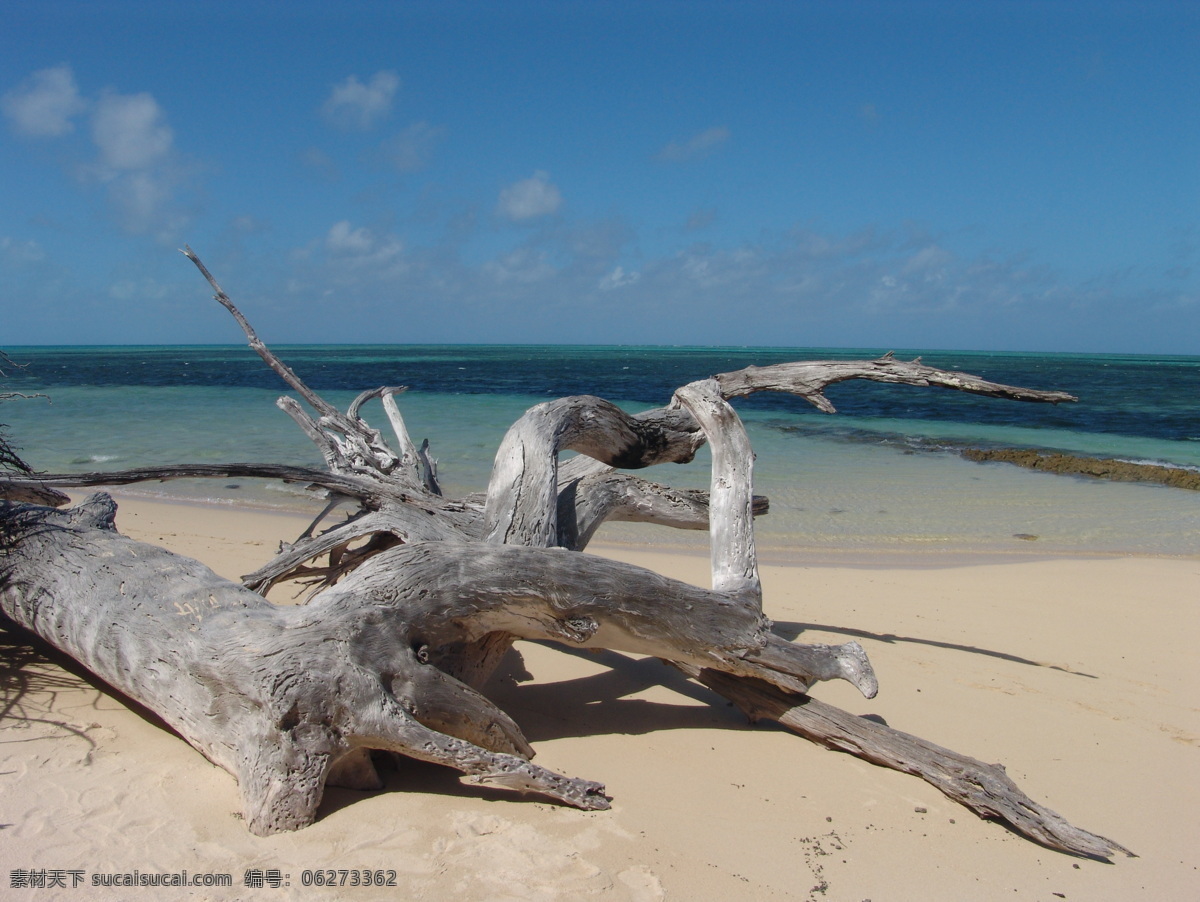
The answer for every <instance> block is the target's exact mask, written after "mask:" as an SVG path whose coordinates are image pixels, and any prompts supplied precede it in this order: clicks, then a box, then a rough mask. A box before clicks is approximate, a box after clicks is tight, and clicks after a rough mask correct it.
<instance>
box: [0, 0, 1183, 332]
mask: <svg viewBox="0 0 1200 902" xmlns="http://www.w3.org/2000/svg"><path fill="white" fill-rule="evenodd" d="M3 20H4V26H3V29H2V31H0V172H2V173H3V176H2V177H0V305H2V306H3V310H4V315H3V324H4V326H3V332H2V333H0V344H3V345H5V346H10V347H11V346H14V345H20V344H45V343H54V344H80V343H97V344H113V343H129V344H138V343H206V342H220V343H227V342H237V341H239V340H240V333H239V332H238V331H237V328H236V326H235V325H234V324H233V323H232V321H230V320H229V319H228V317H227V315H226V314H224V312H223V311H221V310H220V308H219V307H217V306H216V305H215V304H214V303H213V302H212V301H211V300H209V299H208V294H207V292H206V286H205V285H204V283H203V282H202V281H201V280H200V277H199V275H198V274H197V273H196V272H195V271H194V270H193V269H192V268H191V266H190V264H188V262H187V261H186V260H185V259H184V258H183V257H182V256H180V255H179V254H178V253H177V252H176V249H177V248H178V247H180V246H181V245H183V244H184V243H187V244H190V245H191V246H192V247H193V248H194V249H195V250H196V252H197V253H198V254H200V256H201V257H202V258H203V259H204V260H205V262H206V263H207V264H208V265H209V267H210V269H212V271H213V273H214V274H215V275H216V277H217V278H218V279H219V280H220V281H221V282H222V284H223V285H224V287H225V288H226V290H227V291H228V292H229V294H230V295H231V296H232V297H233V299H234V301H235V302H236V303H238V304H239V305H240V306H241V307H242V309H243V311H244V312H245V313H246V314H247V316H248V317H249V318H250V319H251V321H252V322H253V323H254V324H255V326H256V327H257V328H258V331H259V333H260V334H261V335H262V336H263V338H264V339H266V340H267V341H268V342H278V343H287V342H505V343H508V342H528V343H564V342H565V343H603V344H609V343H612V344H732V345H791V346H836V347H872V348H875V347H897V348H929V349H936V348H960V349H983V350H1059V351H1111V352H1131V353H1184V354H1200V4H1196V3H1192V2H1162V3H1159V2H1151V0H1146V2H1138V3H1115V2H1114V3H1110V2H1039V3H1034V2H1015V0H995V2H990V3H971V2H965V0H955V2H901V0H895V2H854V0H848V2H837V3H835V2H821V3H816V2H802V0H797V2H757V0H741V2H738V3H714V2H704V0H693V2H649V0H647V2H640V3H633V2H588V3H584V2H540V3H531V2H514V0H510V2H503V3H500V2H496V3H483V2H438V3H433V2H410V3H405V2H392V3H375V2H361V0H360V2H355V0H343V2H339V3H328V2H323V3H313V2H309V0H291V2H288V3H263V2H258V0H241V2H238V3H220V2H212V3H192V4H183V3H178V4H177V3H164V2H161V0H159V2H154V3H144V2H117V0H113V2H87V3H83V2H75V3H68V2H59V0H39V2H36V3H16V2H10V3H7V4H5V9H4V13H3Z"/></svg>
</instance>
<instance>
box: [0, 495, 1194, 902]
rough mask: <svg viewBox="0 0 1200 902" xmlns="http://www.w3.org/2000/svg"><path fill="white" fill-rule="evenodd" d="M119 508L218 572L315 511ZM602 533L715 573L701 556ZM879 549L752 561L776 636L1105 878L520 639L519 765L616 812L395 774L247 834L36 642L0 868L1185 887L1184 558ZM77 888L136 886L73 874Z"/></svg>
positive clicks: (829, 886) (924, 795) (612, 893)
mask: <svg viewBox="0 0 1200 902" xmlns="http://www.w3.org/2000/svg"><path fill="white" fill-rule="evenodd" d="M84 494H87V493H78V495H80V496H82V495H84ZM117 498H118V504H119V510H118V514H117V525H118V528H119V529H120V530H121V531H122V532H123V533H125V534H126V535H129V536H131V537H133V538H136V539H139V540H142V541H148V542H152V543H154V544H157V545H162V546H164V547H167V548H169V549H171V550H174V551H177V552H179V553H182V554H186V555H188V556H191V557H195V558H197V559H200V560H202V561H204V562H205V563H207V564H209V565H210V566H212V567H213V568H214V569H215V570H216V571H217V572H218V573H220V574H221V575H223V576H226V577H229V578H236V577H237V576H240V575H241V574H243V573H247V572H250V571H251V570H252V569H254V568H256V567H257V566H259V565H261V564H262V563H263V562H265V561H266V559H267V558H268V557H269V556H270V555H271V554H272V553H273V552H274V550H275V548H276V545H277V543H278V542H279V541H290V540H292V539H294V538H295V536H296V535H298V534H299V532H300V531H301V530H303V529H304V528H305V527H306V526H307V525H308V522H309V519H310V518H308V517H305V516H300V515H294V514H283V513H279V512H272V511H262V510H250V509H246V508H241V507H236V506H225V505H220V506H213V505H203V504H180V503H164V502H161V501H150V500H146V499H141V498H133V497H129V496H122V495H120V494H119V493H118V495H117ZM697 535H698V536H699V537H700V539H701V541H702V542H703V535H702V534H697ZM593 550H594V551H595V552H596V553H599V554H603V555H605V556H610V557H615V558H618V559H621V560H625V561H627V562H630V563H634V564H638V565H641V566H647V567H650V568H651V569H654V570H656V571H658V572H660V573H663V574H664V575H667V576H671V577H674V578H678V579H683V580H686V581H688V582H692V583H694V584H698V585H707V580H708V563H707V558H706V556H705V554H704V546H703V545H699V546H697V547H695V548H690V549H687V550H680V549H679V548H677V547H672V548H667V549H659V548H651V549H647V548H639V547H630V546H621V545H617V544H614V543H611V542H604V543H601V544H599V545H597V546H596V547H595V548H594V549H593ZM857 553H858V550H857V549H856V550H855V551H854V552H853V554H857ZM884 557H885V559H884V560H882V561H880V560H877V561H876V562H875V564H874V565H871V564H869V563H866V564H862V565H860V564H857V563H846V562H845V561H844V560H842V561H839V560H836V559H833V558H830V556H828V555H825V556H824V557H822V558H821V559H819V560H817V559H808V560H803V559H802V560H792V561H790V562H788V563H779V562H776V561H773V560H771V559H770V558H771V555H770V552H767V553H766V554H764V561H763V564H762V578H763V586H764V607H765V610H766V613H767V615H768V616H770V617H771V618H772V619H773V620H774V621H775V624H776V630H777V631H779V632H781V633H782V634H783V635H785V636H786V637H787V638H790V639H796V640H797V641H801V642H843V641H847V640H848V639H850V638H853V639H856V640H858V641H859V642H861V643H862V644H863V645H864V647H865V648H866V649H867V652H868V654H869V655H870V656H871V658H872V661H873V662H874V664H875V667H876V670H877V672H878V674H879V677H880V682H881V692H880V695H879V696H878V697H877V698H876V699H873V700H870V701H867V700H864V699H862V698H861V697H860V696H858V695H857V694H856V693H855V691H854V690H853V688H852V687H850V686H848V685H844V684H822V685H820V686H819V687H817V688H816V689H814V695H816V696H818V697H820V698H822V699H824V700H826V701H829V702H830V703H832V704H836V705H839V706H842V707H844V708H846V709H847V710H849V711H851V712H853V713H857V714H863V715H872V716H874V717H876V718H880V719H883V720H885V721H886V722H887V723H889V724H890V725H892V726H893V727H896V728H897V729H902V730H905V731H907V732H911V733H914V734H916V735H920V736H923V737H925V738H927V739H931V740H933V741H935V742H938V743H941V744H944V745H946V746H948V747H950V748H953V749H955V750H957V751H961V752H964V753H966V754H971V755H974V756H976V757H980V758H982V759H983V760H986V761H1000V762H1003V763H1004V764H1005V765H1006V766H1007V767H1008V770H1009V773H1010V775H1011V776H1012V777H1013V779H1014V780H1016V781H1017V783H1018V784H1019V785H1020V786H1021V787H1022V788H1023V789H1025V790H1026V791H1027V792H1028V793H1029V794H1030V795H1031V796H1032V797H1033V798H1034V799H1035V800H1037V801H1039V802H1042V803H1043V804H1046V805H1047V806H1048V807H1050V808H1052V809H1054V810H1056V811H1058V812H1060V813H1061V814H1063V815H1064V816H1065V817H1067V818H1068V819H1069V820H1071V821H1072V822H1074V823H1076V824H1078V825H1079V826H1081V827H1084V828H1086V829H1089V830H1093V831H1095V832H1098V833H1101V834H1103V835H1106V836H1111V837H1112V838H1113V839H1114V840H1116V841H1117V842H1120V843H1122V844H1124V845H1126V846H1127V847H1129V848H1130V849H1132V850H1133V851H1134V852H1136V853H1138V855H1139V856H1140V857H1139V858H1135V859H1120V860H1117V861H1116V862H1115V863H1114V864H1111V865H1109V864H1102V863H1098V862H1093V861H1089V860H1081V859H1075V858H1072V857H1070V856H1066V855H1062V854H1060V853H1056V852H1053V851H1050V850H1047V849H1044V848H1042V847H1040V846H1037V845H1035V844H1033V843H1031V842H1029V841H1027V840H1024V839H1021V838H1019V837H1017V836H1016V835H1014V834H1012V833H1010V832H1009V831H1007V830H1005V829H1004V828H1003V826H1001V825H997V824H993V823H987V822H984V821H982V820H980V819H979V818H977V817H976V816H975V815H973V814H971V813H970V812H968V811H967V810H965V809H963V808H961V807H959V806H957V805H955V804H953V803H951V802H949V801H947V800H946V799H945V798H944V797H943V796H941V795H940V794H939V793H938V792H937V791H936V790H933V789H932V788H931V787H929V786H927V785H926V784H924V783H923V782H921V781H920V780H918V779H916V778H914V777H910V776H906V775H903V774H899V773H896V772H893V771H887V770H884V769H881V768H877V767H873V766H871V765H869V764H866V763H865V762H862V761H860V760H858V759H855V758H852V757H850V756H847V755H841V754H837V753H834V752H829V751H825V750H822V749H819V748H817V747H816V746H813V745H812V744H810V743H808V742H806V741H804V740H802V739H800V738H799V737H796V736H793V735H791V734H789V733H786V732H785V731H783V730H780V729H778V728H776V727H774V726H772V725H770V724H759V725H755V726H751V725H748V724H747V723H746V722H745V719H744V718H742V717H741V716H740V715H738V714H737V713H736V712H735V711H734V710H733V709H731V708H730V707H728V706H727V705H726V704H725V703H724V701H723V700H721V699H719V698H716V697H715V696H711V695H709V694H708V693H707V692H706V691H705V690H702V689H700V688H699V687H697V686H695V685H694V684H691V683H689V682H687V681H685V680H683V679H682V677H680V676H679V675H678V674H676V673H675V672H674V671H673V670H671V669H670V668H667V667H664V666H663V665H662V664H661V663H659V662H657V661H654V660H649V659H642V660H639V659H637V658H635V657H632V656H625V655H618V654H614V653H608V652H606V653H603V654H600V655H593V654H580V653H573V652H569V651H568V652H563V651H561V650H558V649H556V648H552V647H550V646H547V645H542V644H537V643H521V644H520V650H521V657H520V658H514V659H513V660H511V661H509V662H506V666H505V668H504V669H503V671H502V673H501V674H500V675H499V676H498V678H497V679H496V680H495V681H494V682H493V684H492V685H491V686H490V687H489V689H488V691H489V694H490V695H492V696H493V698H495V700H496V701H497V702H498V703H499V704H500V705H501V707H503V708H504V709H505V710H507V711H509V713H510V714H512V715H513V716H514V717H515V718H516V720H517V721H518V722H519V723H520V724H521V726H522V728H523V729H524V730H525V731H526V733H527V735H528V736H529V738H530V740H531V742H532V743H533V745H534V747H535V749H536V750H537V752H538V759H537V760H538V762H539V763H540V764H542V765H544V766H546V767H550V768H552V769H555V770H558V771H560V772H564V773H568V774H571V775H574V776H584V777H588V778H591V779H597V780H601V781H604V782H606V784H607V786H608V791H609V793H610V794H611V795H613V797H614V807H613V810H611V811H608V812H590V813H585V812H579V811H575V810H573V809H566V808H562V807H558V806H555V805H551V804H547V803H545V802H542V801H540V800H537V799H535V798H533V797H528V798H525V799H522V798H521V797H519V796H517V795H515V794H512V793H508V792H505V791H502V790H498V789H488V788H480V787H473V786H469V785H467V784H464V783H461V782H460V781H459V780H458V779H457V778H456V777H455V776H454V775H453V774H451V773H449V772H447V771H444V770H443V769H441V768H436V767H432V766H427V765H420V764H412V765H411V766H410V765H408V764H406V765H405V766H404V767H403V768H401V770H399V771H397V772H395V773H390V774H388V775H387V777H386V780H387V788H386V789H385V790H383V791H381V792H377V793H358V792H351V791H349V790H330V791H329V792H328V793H327V797H326V802H325V803H324V804H323V806H322V809H321V816H320V819H319V820H318V822H317V823H316V824H314V825H313V826H312V827H309V828H306V829H305V830H302V831H299V832H297V833H294V834H284V835H279V836H273V837H267V838H256V837H254V836H252V835H250V834H249V833H248V831H246V829H245V826H244V824H243V823H242V822H241V821H240V820H239V818H238V816H237V814H236V811H237V808H238V799H237V792H236V786H235V785H234V781H233V779H232V778H231V777H229V776H228V775H227V774H225V773H224V772H223V771H220V770H218V769H216V768H214V767H213V766H212V765H210V764H209V763H208V762H206V761H205V760H204V759H203V758H202V757H201V756H200V755H199V754H198V753H196V752H195V751H194V750H192V749H190V748H189V747H188V746H187V745H186V744H185V743H183V742H182V741H181V740H179V739H178V738H177V737H176V736H174V735H173V734H172V733H170V732H168V731H166V730H164V729H162V728H161V727H160V726H158V725H156V724H154V723H152V722H150V721H148V720H146V719H144V718H143V717H142V716H141V715H140V714H139V713H138V712H137V711H136V709H134V708H131V707H129V706H128V705H127V704H126V703H125V702H124V701H123V700H122V699H120V698H119V697H117V696H114V695H113V694H112V693H111V692H108V691H106V690H105V688H104V687H103V686H99V685H97V684H95V683H94V682H93V681H89V680H87V679H84V678H82V677H80V676H79V675H78V674H77V673H73V672H72V670H71V669H70V668H64V667H63V666H62V662H59V661H55V660H53V657H51V658H50V659H47V658H45V657H43V656H41V655H40V654H38V653H32V654H30V655H28V656H27V658H26V659H23V660H24V661H25V663H23V664H22V665H21V666H20V667H19V668H18V672H17V673H16V674H15V676H17V677H20V678H21V680H23V683H22V685H23V686H24V687H25V689H24V695H23V696H22V698H21V700H20V705H18V706H17V708H16V709H14V713H13V714H12V715H10V717H8V718H6V719H5V720H4V721H3V722H0V728H2V732H0V757H2V758H3V760H0V771H4V772H5V774H4V775H3V776H2V777H0V781H2V782H0V786H2V787H3V798H4V800H5V801H4V812H3V818H2V820H3V821H4V823H5V825H6V826H5V828H4V830H3V831H2V832H0V840H3V842H4V844H5V850H6V855H5V857H6V860H7V861H8V862H9V867H10V868H26V869H28V868H34V869H36V868H42V869H55V868H58V869H63V868H67V869H82V870H84V871H86V872H87V873H88V875H91V874H93V873H102V872H131V871H133V870H135V869H138V870H140V872H142V873H146V872H149V871H151V870H161V871H171V872H177V871H180V870H183V869H186V870H188V871H189V872H191V873H193V874H195V873H200V872H223V873H226V872H227V873H229V874H231V875H233V880H234V884H235V885H234V886H233V888H232V889H229V890H221V889H214V888H205V889H197V888H189V889H187V890H181V891H178V892H179V894H178V895H172V893H173V892H176V891H173V890H172V891H168V892H166V893H165V894H164V893H163V891H162V890H161V889H158V890H156V891H155V892H156V898H181V899H182V898H189V899H214V900H216V899H222V900H224V899H258V898H268V897H269V898H272V899H300V900H312V899H333V898H344V895H341V896H340V895H339V893H338V891H337V890H330V889H329V888H321V887H317V886H312V885H309V886H303V885H301V884H300V880H301V875H302V873H303V871H305V870H306V869H307V870H310V871H311V870H312V869H314V868H333V869H337V868H370V869H372V870H385V871H386V870H394V871H396V880H397V887H399V888H385V889H383V890H380V889H378V888H367V887H359V888H358V889H357V890H356V891H355V892H354V895H353V896H352V898H354V899H364V900H367V899H372V900H373V899H384V898H389V899H390V898H396V897H397V894H399V895H401V896H407V897H409V898H414V899H430V900H434V899H441V898H446V897H448V896H450V895H454V896H455V897H456V898H462V899H467V900H473V899H478V900H485V899H486V900H491V899H539V900H540V899H564V900H565V899H575V898H588V897H598V898H605V899H630V900H648V899H689V900H690V899H699V900H707V899H713V900H716V899H729V898H754V899H780V900H808V899H838V900H841V899H853V900H861V899H868V898H869V899H874V900H876V902H878V900H883V899H908V898H921V899H933V900H942V899H945V900H950V899H963V898H972V899H984V900H988V899H1013V898H1016V899H1045V900H1047V902H1051V900H1053V899H1055V898H1067V899H1089V900H1094V899H1100V900H1106V899H1112V900H1117V899H1121V900H1124V899H1131V898H1162V899H1173V898H1191V897H1194V896H1196V895H1200V871H1198V870H1197V867H1198V865H1200V861H1198V860H1197V856H1196V855H1195V851H1194V843H1193V842H1192V841H1191V839H1192V837H1194V836H1195V835H1197V834H1198V832H1200V814H1198V812H1200V712H1198V711H1197V708H1196V706H1195V703H1194V700H1193V699H1192V697H1191V696H1192V689H1193V688H1194V686H1195V685H1197V682H1198V679H1200V664H1197V662H1196V659H1195V655H1194V653H1193V650H1194V648H1195V646H1196V643H1197V641H1198V640H1200V615H1198V612H1197V608H1196V603H1195V599H1196V598H1197V597H1200V559H1197V558H1196V557H1194V556H1178V557H1177V556H1131V555H1124V556H1064V555H1061V554H1053V555H1048V556H1039V555H1037V554H1036V553H1035V552H1034V551H1032V550H1030V551H1028V552H1026V551H1022V553H1021V558H1020V559H1014V558H1011V557H1008V556H1003V557H998V558H995V557H993V558H988V559H983V560H981V559H979V558H978V557H977V556H973V555H967V556H965V557H963V558H957V557H956V559H955V561H952V562H947V561H945V560H943V561H942V562H941V563H940V564H937V565H933V564H929V563H928V562H925V563H921V562H918V563H908V564H904V565H901V564H898V563H896V561H895V560H893V559H891V558H887V557H886V555H885V556H884ZM35 651H36V650H35ZM12 676H13V674H10V677H12ZM13 685H15V683H14V682H13V681H12V679H10V680H9V681H8V682H7V683H6V686H8V687H10V688H11V687H12V686H13ZM256 869H258V870H265V871H271V870H273V869H274V870H278V871H279V872H280V873H281V874H282V873H286V874H290V876H291V886H290V887H283V886H281V887H280V888H278V889H273V888H269V887H268V888H264V889H247V888H246V887H245V886H244V883H243V881H244V878H245V874H246V872H247V871H252V872H253V871H254V870H256ZM0 876H2V877H3V878H4V879H6V880H7V879H8V875H0ZM345 892H346V890H342V893H343V894H344V893H345ZM61 896H62V898H72V897H74V898H82V897H85V896H72V895H71V891H70V890H69V889H67V890H64V891H62V893H61ZM39 897H40V898H54V896H53V895H48V896H46V895H39ZM86 898H105V899H107V898H114V899H115V898H129V894H128V891H126V892H125V893H124V894H122V891H120V890H117V889H106V888H103V887H101V888H98V889H91V888H89V893H88V895H87V896H86Z"/></svg>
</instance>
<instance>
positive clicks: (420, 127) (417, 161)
mask: <svg viewBox="0 0 1200 902" xmlns="http://www.w3.org/2000/svg"><path fill="white" fill-rule="evenodd" d="M444 133H445V129H443V128H441V127H440V126H437V125H430V124H429V123H428V122H414V123H413V124H412V125H410V126H409V127H408V128H406V129H404V131H402V132H399V133H398V134H395V135H393V136H392V137H390V138H388V139H387V140H386V141H384V142H383V144H382V145H380V148H379V152H380V155H381V157H382V158H383V160H384V161H385V162H386V163H387V164H388V165H389V166H392V167H394V168H396V169H398V170H399V171H401V172H413V171H414V170H417V169H420V168H421V167H423V166H424V165H425V164H426V163H428V162H429V158H430V157H431V156H432V155H433V149H434V147H436V146H437V143H438V142H439V141H440V140H441V139H442V135H443V134H444Z"/></svg>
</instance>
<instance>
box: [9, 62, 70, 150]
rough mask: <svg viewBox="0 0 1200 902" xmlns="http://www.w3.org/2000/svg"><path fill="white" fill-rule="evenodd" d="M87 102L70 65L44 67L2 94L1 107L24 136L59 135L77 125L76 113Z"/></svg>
mask: <svg viewBox="0 0 1200 902" xmlns="http://www.w3.org/2000/svg"><path fill="white" fill-rule="evenodd" d="M85 107H86V104H85V103H84V102H83V99H82V98H81V97H80V96H79V90H78V88H76V87H75V75H74V74H73V73H72V72H71V67H70V66H67V65H62V66H55V67H53V68H50V69H40V70H38V71H37V72H34V73H33V74H32V75H31V76H29V78H27V79H25V81H23V82H22V83H21V84H20V86H18V87H17V88H14V89H13V90H12V91H9V92H8V93H7V94H5V95H4V96H3V97H0V109H2V110H3V111H4V115H6V116H7V117H8V118H9V119H10V120H11V121H12V124H13V127H14V128H15V129H16V130H17V132H19V133H20V134H22V135H30V136H33V137H49V138H53V137H58V136H60V135H65V134H67V133H69V132H70V131H72V130H73V129H74V128H75V124H74V123H73V122H72V121H71V118H72V117H73V116H76V115H78V114H79V113H82V112H83V110H84V108H85Z"/></svg>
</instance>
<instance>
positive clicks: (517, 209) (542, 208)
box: [496, 170, 562, 222]
mask: <svg viewBox="0 0 1200 902" xmlns="http://www.w3.org/2000/svg"><path fill="white" fill-rule="evenodd" d="M560 206H562V194H561V193H560V192H559V190H558V186H557V185H555V184H554V183H553V182H551V181H550V175H549V173H546V172H542V171H540V170H539V171H538V172H535V173H534V174H533V175H532V176H531V177H530V178H527V179H522V180H521V181H519V182H516V183H515V184H512V185H509V186H508V187H507V188H505V189H504V190H503V191H501V192H500V200H499V202H498V203H497V204H496V212H497V213H499V214H500V215H501V216H504V217H506V218H508V219H511V220H512V221H513V222H525V221H527V220H530V219H537V218H539V217H541V216H549V215H551V214H553V213H557V212H558V208H559V207H560Z"/></svg>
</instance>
